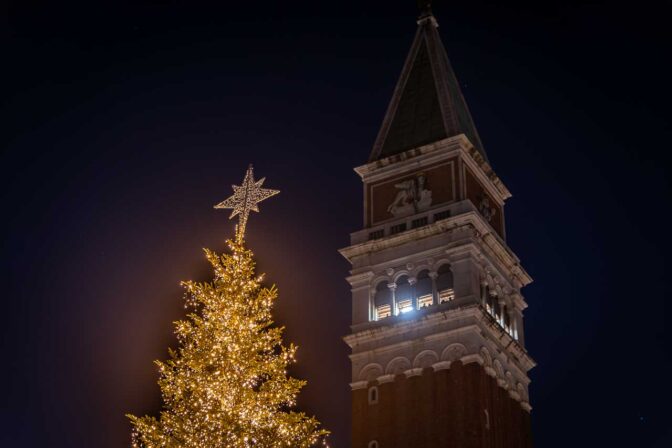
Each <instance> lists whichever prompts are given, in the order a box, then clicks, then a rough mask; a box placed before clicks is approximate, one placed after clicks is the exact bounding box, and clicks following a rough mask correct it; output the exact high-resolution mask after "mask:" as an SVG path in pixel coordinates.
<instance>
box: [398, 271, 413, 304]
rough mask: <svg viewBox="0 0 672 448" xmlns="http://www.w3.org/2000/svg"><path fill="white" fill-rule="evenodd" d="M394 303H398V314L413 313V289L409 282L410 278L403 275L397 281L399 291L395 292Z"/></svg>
mask: <svg viewBox="0 0 672 448" xmlns="http://www.w3.org/2000/svg"><path fill="white" fill-rule="evenodd" d="M394 299H395V300H394V301H395V302H397V312H398V313H407V312H409V311H413V309H414V308H415V307H414V306H413V299H414V297H413V289H412V288H411V284H410V283H409V282H408V277H407V276H406V275H402V276H401V277H399V279H398V280H397V289H396V290H395V291H394Z"/></svg>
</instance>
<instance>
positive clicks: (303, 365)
mask: <svg viewBox="0 0 672 448" xmlns="http://www.w3.org/2000/svg"><path fill="white" fill-rule="evenodd" d="M52 3H53V4H52V5H51V6H35V5H33V6H30V5H29V4H27V2H22V1H21V2H20V1H14V2H10V3H9V4H5V6H4V9H3V11H2V22H0V29H1V30H2V39H1V42H0V48H1V50H2V70H1V72H0V73H2V75H1V76H2V78H3V83H2V87H3V90H4V91H3V93H2V95H1V97H0V99H1V100H2V106H1V110H2V126H1V127H0V129H2V133H1V134H0V139H1V141H0V143H1V145H0V148H1V159H0V172H1V176H0V181H1V183H2V185H1V189H0V196H1V199H2V208H3V210H4V213H3V218H2V220H0V230H1V235H2V237H1V240H0V250H1V251H2V257H1V259H0V262H1V263H2V266H1V270H0V273H1V275H2V285H3V286H4V287H3V293H2V298H3V310H4V316H3V321H2V325H1V326H0V328H1V329H2V335H1V336H2V339H1V344H2V346H1V350H2V351H1V356H2V358H1V359H2V361H1V363H2V368H1V369H0V372H1V375H2V383H1V384H2V386H3V393H2V395H3V399H2V400H1V401H0V403H1V410H0V412H1V416H0V445H1V446H6V447H10V446H11V447H50V448H61V447H94V446H95V447H99V448H107V447H110V448H111V447H120V446H127V445H128V442H129V432H130V431H129V430H130V425H129V424H128V421H127V420H126V418H125V417H124V414H125V413H127V412H132V413H135V414H142V413H156V412H157V411H158V410H159V408H160V396H159V389H158V386H157V385H156V379H157V371H156V368H155V366H154V365H153V363H152V360H154V359H157V358H165V357H166V350H167V348H168V347H169V346H171V345H174V344H175V341H174V339H173V336H172V332H173V326H172V321H174V320H176V319H178V318H180V317H181V316H183V314H184V309H183V298H182V296H183V292H182V290H181V288H180V287H179V281H180V280H185V279H197V280H206V279H208V278H209V275H210V272H209V265H208V264H207V261H206V260H205V258H204V256H203V253H202V251H201V248H202V247H208V248H211V249H215V250H219V251H221V250H224V247H225V244H224V241H225V239H226V238H227V237H229V236H231V235H232V231H233V223H232V222H230V221H228V219H227V218H228V213H227V212H226V211H219V210H213V208H212V206H213V205H214V204H216V203H217V202H219V201H221V200H223V199H225V198H226V197H228V196H229V195H230V194H231V184H233V183H236V184H239V183H240V181H241V180H242V177H243V175H244V171H245V168H246V167H247V165H248V163H250V162H251V163H254V166H255V173H256V175H257V177H263V176H266V177H267V181H266V184H265V186H267V187H269V188H277V189H280V190H281V191H282V193H281V194H280V195H279V196H277V197H274V198H273V199H269V200H268V201H265V202H264V203H262V204H261V205H260V208H261V211H262V213H261V214H253V215H252V217H251V218H250V223H249V226H248V242H249V246H250V247H251V248H252V249H253V250H254V251H255V255H256V258H257V260H258V264H259V268H260V270H261V271H263V272H265V273H266V275H267V277H266V279H267V281H268V282H269V283H275V284H277V285H278V287H279V290H280V299H279V301H278V304H277V308H276V310H275V315H276V317H277V321H278V322H279V323H281V324H283V325H286V327H287V330H286V336H285V340H286V341H293V342H295V343H297V344H298V345H299V347H300V349H299V353H298V361H299V362H298V364H297V365H296V367H295V368H294V369H293V374H294V375H296V376H299V377H302V378H305V379H307V380H308V381H309V385H308V386H307V387H306V388H305V389H304V391H303V392H302V394H301V396H300V406H301V409H303V410H305V411H307V412H310V413H314V414H315V415H316V416H317V417H318V419H320V420H321V421H322V422H323V423H324V425H325V426H326V427H327V428H328V429H330V430H332V431H333V436H332V437H331V444H332V445H333V446H334V447H336V448H339V447H347V446H349V442H348V440H349V425H350V421H349V413H350V408H349V406H350V403H349V394H350V392H349V390H350V389H349V386H348V382H349V360H348V358H347V355H348V349H347V346H346V345H345V343H344V342H343V341H342V340H341V337H342V336H343V335H345V334H347V333H348V331H349V320H350V292H349V286H348V284H347V283H346V281H345V280H344V277H345V276H346V275H347V274H348V263H347V262H346V261H345V259H343V258H342V257H341V256H340V255H339V254H338V253H337V249H338V248H341V247H344V246H347V245H348V244H349V237H348V235H349V233H350V232H351V231H355V230H358V229H359V228H360V227H361V207H362V193H361V183H360V180H359V178H358V176H357V175H356V174H355V173H354V172H353V171H352V168H353V167H355V166H359V165H361V164H363V163H365V162H366V160H367V158H368V155H369V151H370V149H371V146H372V144H373V140H374V138H375V136H376V133H377V132H378V127H379V126H380V123H381V121H382V118H383V114H384V111H385V109H386V107H387V104H388V101H389V98H390V96H391V94H392V89H393V87H394V84H395V82H396V80H397V77H398V75H399V73H400V71H401V67H402V64H403V61H404V59H405V57H406V54H407V51H408V49H409V47H410V45H411V41H412V38H413V34H414V32H415V28H416V26H415V18H416V15H417V9H416V5H415V2H414V1H412V0H408V1H398V2H389V1H367V2H361V1H338V2H315V1H312V2H303V1H293V2H265V1H260V0H259V1H256V2H236V4H233V3H232V2H218V3H215V4H214V5H207V6H206V5H198V4H197V3H196V2H183V1H172V2H169V1H165V2H162V1H154V2H143V1H138V2H129V3H123V2H110V3H106V2H87V3H82V4H72V3H68V2H52ZM434 11H435V13H436V16H437V19H438V21H439V24H440V32H441V35H442V38H443V40H444V44H445V46H446V48H447V51H448V54H449V57H450V58H451V61H452V63H453V66H454V69H455V71H456V73H457V76H458V78H459V80H460V83H461V85H462V88H463V91H464V95H465V97H466V99H467V102H468V103H469V106H470V108H471V111H472V114H473V116H474V119H475V121H476V125H477V127H478V129H479V132H480V134H481V138H482V140H483V142H484V146H485V149H486V151H487V153H488V156H489V158H490V161H491V163H492V165H493V167H494V169H495V170H496V172H497V173H498V175H499V176H500V178H501V179H502V180H503V181H504V183H505V184H506V185H507V187H508V188H509V189H510V190H511V192H512V193H513V197H512V198H511V199H510V200H509V202H508V204H507V207H506V213H507V234H508V243H509V245H510V246H511V248H512V249H513V251H514V252H515V253H516V254H517V255H518V256H519V257H520V259H521V260H522V263H523V266H525V267H526V269H527V270H528V272H529V273H530V274H531V275H532V277H533V278H534V279H535V281H534V283H533V284H531V285H530V286H528V287H527V288H525V290H524V291H523V292H524V295H525V297H526V300H527V302H528V303H529V308H528V309H527V310H526V311H525V318H526V320H525V327H526V339H527V348H528V350H529V352H530V354H531V355H532V357H533V358H534V359H535V360H536V361H537V362H538V366H537V367H536V368H534V369H533V370H532V371H531V372H530V374H531V378H532V385H531V389H530V394H531V401H532V406H533V408H534V409H533V412H532V418H533V420H532V425H533V437H534V440H535V445H536V446H537V447H567V446H574V447H576V446H586V447H588V446H637V447H645V448H654V447H655V448H662V447H669V446H672V425H670V421H671V418H672V411H671V410H670V402H671V401H672V392H671V388H670V380H669V379H670V377H671V375H672V351H671V350H670V348H669V344H670V342H672V337H671V335H670V329H669V327H668V328H666V325H669V324H670V315H671V314H670V313H671V305H670V302H669V299H670V273H669V270H670V262H669V260H668V256H669V254H670V253H672V247H671V246H672V245H671V244H670V239H669V231H670V230H669V229H670V222H671V221H670V218H671V213H670V200H669V199H670V192H671V189H672V187H671V185H670V162H671V159H672V156H671V155H670V142H671V141H672V126H671V122H672V119H671V116H670V104H671V103H672V93H671V89H670V80H671V79H672V64H671V62H670V55H671V53H672V52H671V50H670V48H671V46H672V32H671V31H670V22H669V20H670V17H671V16H672V2H671V1H670V0H664V1H657V2H653V1H651V2H647V1H642V2H628V3H625V4H623V5H620V4H617V2H613V1H598V0H594V1H586V2H579V1H568V0H565V1H555V0H552V1H535V2H530V3H529V4H528V3H527V2H521V1H509V2H501V4H496V2H483V1H469V2H455V1H450V2H448V1H445V2H440V4H438V5H435V7H434Z"/></svg>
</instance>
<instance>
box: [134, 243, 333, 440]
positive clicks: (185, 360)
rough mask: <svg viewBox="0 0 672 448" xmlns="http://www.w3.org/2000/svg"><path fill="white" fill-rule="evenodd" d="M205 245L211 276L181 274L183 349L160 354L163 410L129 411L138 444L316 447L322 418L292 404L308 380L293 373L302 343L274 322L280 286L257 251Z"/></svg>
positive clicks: (321, 435) (322, 432)
mask: <svg viewBox="0 0 672 448" xmlns="http://www.w3.org/2000/svg"><path fill="white" fill-rule="evenodd" d="M228 244H229V248H230V253H228V254H224V255H221V256H220V255H217V254H215V253H214V252H212V251H210V250H207V249H206V250H205V253H206V256H207V258H208V260H209V261H210V263H211V264H212V266H213V268H214V272H215V278H214V279H213V281H212V282H204V283H197V282H192V281H189V282H183V286H184V287H185V288H186V290H187V306H189V307H191V308H193V309H194V312H193V313H191V314H189V315H188V317H187V319H186V320H181V321H178V322H176V333H177V337H178V342H179V348H178V349H177V351H174V350H169V352H170V359H169V360H167V361H165V362H163V361H156V364H157V365H158V366H159V372H160V379H159V386H160V388H161V393H162V396H163V402H164V410H163V411H162V412H161V415H160V417H159V418H158V419H157V418H155V417H150V416H145V417H136V416H129V418H130V419H131V421H132V423H133V426H134V430H133V446H134V447H136V448H140V447H142V448H158V447H166V448H173V447H185V448H187V447H188V448H197V447H198V448H206V447H207V448H215V447H231V448H244V447H269V448H270V447H277V448H280V447H293V448H294V447H295V448H300V447H310V446H313V445H315V444H317V443H320V442H322V441H323V440H324V437H325V436H326V434H327V431H325V430H323V429H319V422H318V421H317V420H316V419H315V418H314V417H308V416H306V415H305V414H303V413H300V412H293V411H291V408H292V407H293V406H294V405H295V403H296V396H297V394H298V393H299V391H300V389H301V388H302V387H303V386H304V385H305V381H301V380H297V379H295V378H291V377H289V376H288V375H287V367H288V365H289V364H291V363H293V362H294V355H295V353H296V347H295V346H294V345H291V344H290V345H289V346H288V347H287V346H284V345H283V343H282V331H283V329H282V328H278V327H274V326H273V319H272V316H271V309H272V307H273V302H274V301H275V299H276V298H277V289H276V288H275V287H271V288H264V287H262V285H261V280H262V277H260V276H255V272H254V268H255V263H254V261H253V258H252V257H253V254H252V252H251V251H250V250H249V249H247V248H245V247H244V245H243V243H242V241H240V242H233V241H229V243H228Z"/></svg>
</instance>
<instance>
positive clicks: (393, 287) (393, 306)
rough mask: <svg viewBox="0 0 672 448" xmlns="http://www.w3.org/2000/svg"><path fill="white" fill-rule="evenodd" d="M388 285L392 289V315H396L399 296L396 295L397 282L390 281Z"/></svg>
mask: <svg viewBox="0 0 672 448" xmlns="http://www.w3.org/2000/svg"><path fill="white" fill-rule="evenodd" d="M387 287H388V288H390V291H391V292H392V315H393V316H396V315H397V314H398V313H397V298H396V297H395V296H394V291H396V290H397V284H396V283H388V284H387Z"/></svg>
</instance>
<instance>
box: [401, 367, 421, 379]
mask: <svg viewBox="0 0 672 448" xmlns="http://www.w3.org/2000/svg"><path fill="white" fill-rule="evenodd" d="M423 370H424V369H423V368H422V367H415V368H413V369H408V370H407V371H405V372H404V375H406V378H410V377H412V376H421V375H422V371H423Z"/></svg>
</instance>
